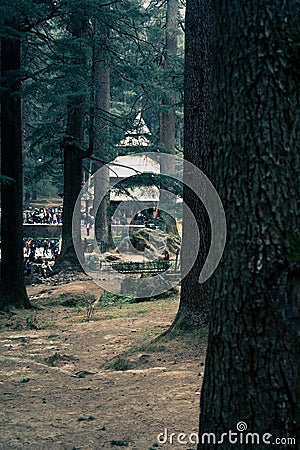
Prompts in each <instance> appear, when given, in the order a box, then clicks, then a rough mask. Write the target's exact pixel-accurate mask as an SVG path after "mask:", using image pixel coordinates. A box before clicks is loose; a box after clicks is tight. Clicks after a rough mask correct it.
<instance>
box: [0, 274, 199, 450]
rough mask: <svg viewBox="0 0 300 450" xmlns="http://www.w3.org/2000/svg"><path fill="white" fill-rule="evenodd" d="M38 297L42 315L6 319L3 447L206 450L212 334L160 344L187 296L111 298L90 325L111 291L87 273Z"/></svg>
mask: <svg viewBox="0 0 300 450" xmlns="http://www.w3.org/2000/svg"><path fill="white" fill-rule="evenodd" d="M28 293H29V295H30V298H31V299H32V303H34V304H35V305H37V306H39V307H40V309H39V310H35V311H32V310H31V311H15V312H13V313H12V315H11V316H10V317H8V316H7V315H1V316H0V340H1V355H0V367H1V370H0V400H1V425H0V448H1V449H3V450H9V449H20V450H21V449H24V450H29V449H30V450H35V449H36V450H43V449H45V450H50V449H58V450H60V449H64V450H75V449H93V450H96V449H114V448H115V449H118V448H121V447H124V448H126V447H127V448H128V449H138V450H149V449H152V450H154V449H156V448H158V449H182V450H187V449H195V448H196V445H195V444H193V443H189V439H190V434H191V433H195V432H197V426H198V416H199V388H200V386H201V382H202V376H203V371H204V358H205V348H206V333H205V331H203V332H200V333H197V334H195V333H180V334H178V335H177V336H175V337H172V339H171V338H170V337H167V338H162V339H160V340H158V341H154V339H155V338H157V337H158V336H159V335H160V334H161V333H162V332H163V331H165V330H166V329H167V327H168V325H169V324H170V323H171V322H172V320H173V318H174V316H175V314H176V311H177V308H178V294H177V295H176V294H174V295H172V296H170V297H168V298H165V299H161V300H152V301H148V302H143V303H125V302H122V301H119V302H118V303H117V304H116V303H113V302H112V301H109V300H108V301H106V302H103V301H101V302H99V303H98V304H97V305H96V307H95V309H94V313H93V315H92V317H91V320H90V321H88V319H87V314H88V311H90V309H88V308H87V305H89V304H90V302H91V300H93V299H98V298H99V296H100V294H101V290H100V288H99V287H98V286H97V285H96V284H94V283H93V282H92V281H91V280H89V279H88V278H87V277H85V276H84V275H82V276H81V278H78V277H77V278H76V277H73V278H72V277H69V279H67V280H64V283H63V284H59V283H58V282H57V281H56V282H55V283H54V282H51V281H50V280H48V279H47V280H46V281H44V282H43V283H42V284H38V285H33V286H29V287H28ZM165 429H167V440H168V443H164V442H163V441H165V440H166V438H165V436H166V433H165ZM159 433H163V435H162V436H160V440H161V442H158V440H157V435H158V434H159ZM171 433H175V434H176V435H175V436H173V437H172V436H170V434H171ZM178 433H185V434H186V435H187V437H186V438H184V437H181V438H180V439H181V440H183V441H184V440H188V443H187V444H179V443H178ZM170 440H171V442H173V443H172V444H170ZM191 440H192V442H194V441H195V436H193V437H191Z"/></svg>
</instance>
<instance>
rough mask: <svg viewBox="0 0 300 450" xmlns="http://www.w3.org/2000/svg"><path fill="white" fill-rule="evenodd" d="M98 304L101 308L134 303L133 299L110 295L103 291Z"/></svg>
mask: <svg viewBox="0 0 300 450" xmlns="http://www.w3.org/2000/svg"><path fill="white" fill-rule="evenodd" d="M99 303H100V305H101V306H111V305H113V306H116V305H117V306H120V305H123V304H124V303H135V298H134V297H126V296H121V295H114V294H111V293H110V292H106V291H105V292H104V293H103V294H101V296H100V299H99Z"/></svg>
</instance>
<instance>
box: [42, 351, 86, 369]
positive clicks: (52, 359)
mask: <svg viewBox="0 0 300 450" xmlns="http://www.w3.org/2000/svg"><path fill="white" fill-rule="evenodd" d="M77 359H78V358H75V356H68V355H61V354H60V353H54V355H52V356H48V357H47V358H45V363H46V364H48V365H49V366H51V367H56V366H58V365H59V364H60V363H63V362H66V361H75V360H77Z"/></svg>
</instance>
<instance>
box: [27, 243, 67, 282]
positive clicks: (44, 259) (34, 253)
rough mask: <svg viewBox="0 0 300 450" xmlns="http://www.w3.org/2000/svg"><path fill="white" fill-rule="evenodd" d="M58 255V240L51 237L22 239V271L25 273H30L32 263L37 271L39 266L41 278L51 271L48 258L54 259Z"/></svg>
mask: <svg viewBox="0 0 300 450" xmlns="http://www.w3.org/2000/svg"><path fill="white" fill-rule="evenodd" d="M58 256H59V240H58V239H53V240H50V241H49V240H48V239H27V240H24V271H25V275H28V276H29V275H31V273H32V270H33V264H34V263H35V265H36V266H35V267H36V269H37V271H39V268H40V270H41V274H42V276H43V278H46V277H47V276H48V274H49V273H50V272H51V271H52V268H51V266H50V264H49V262H48V259H49V258H51V259H52V260H54V261H56V259H57V258H58Z"/></svg>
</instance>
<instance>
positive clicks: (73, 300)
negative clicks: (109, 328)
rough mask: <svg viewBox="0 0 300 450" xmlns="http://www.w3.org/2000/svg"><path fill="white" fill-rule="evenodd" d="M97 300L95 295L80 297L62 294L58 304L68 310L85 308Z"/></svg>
mask: <svg viewBox="0 0 300 450" xmlns="http://www.w3.org/2000/svg"><path fill="white" fill-rule="evenodd" d="M95 300H96V299H95V297H94V295H90V294H88V295H79V294H75V295H74V294H73V295H70V294H60V296H59V297H58V300H57V301H58V303H59V304H60V305H61V306H65V307H67V308H79V309H81V308H85V306H86V304H87V302H88V303H89V302H94V301H95Z"/></svg>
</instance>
